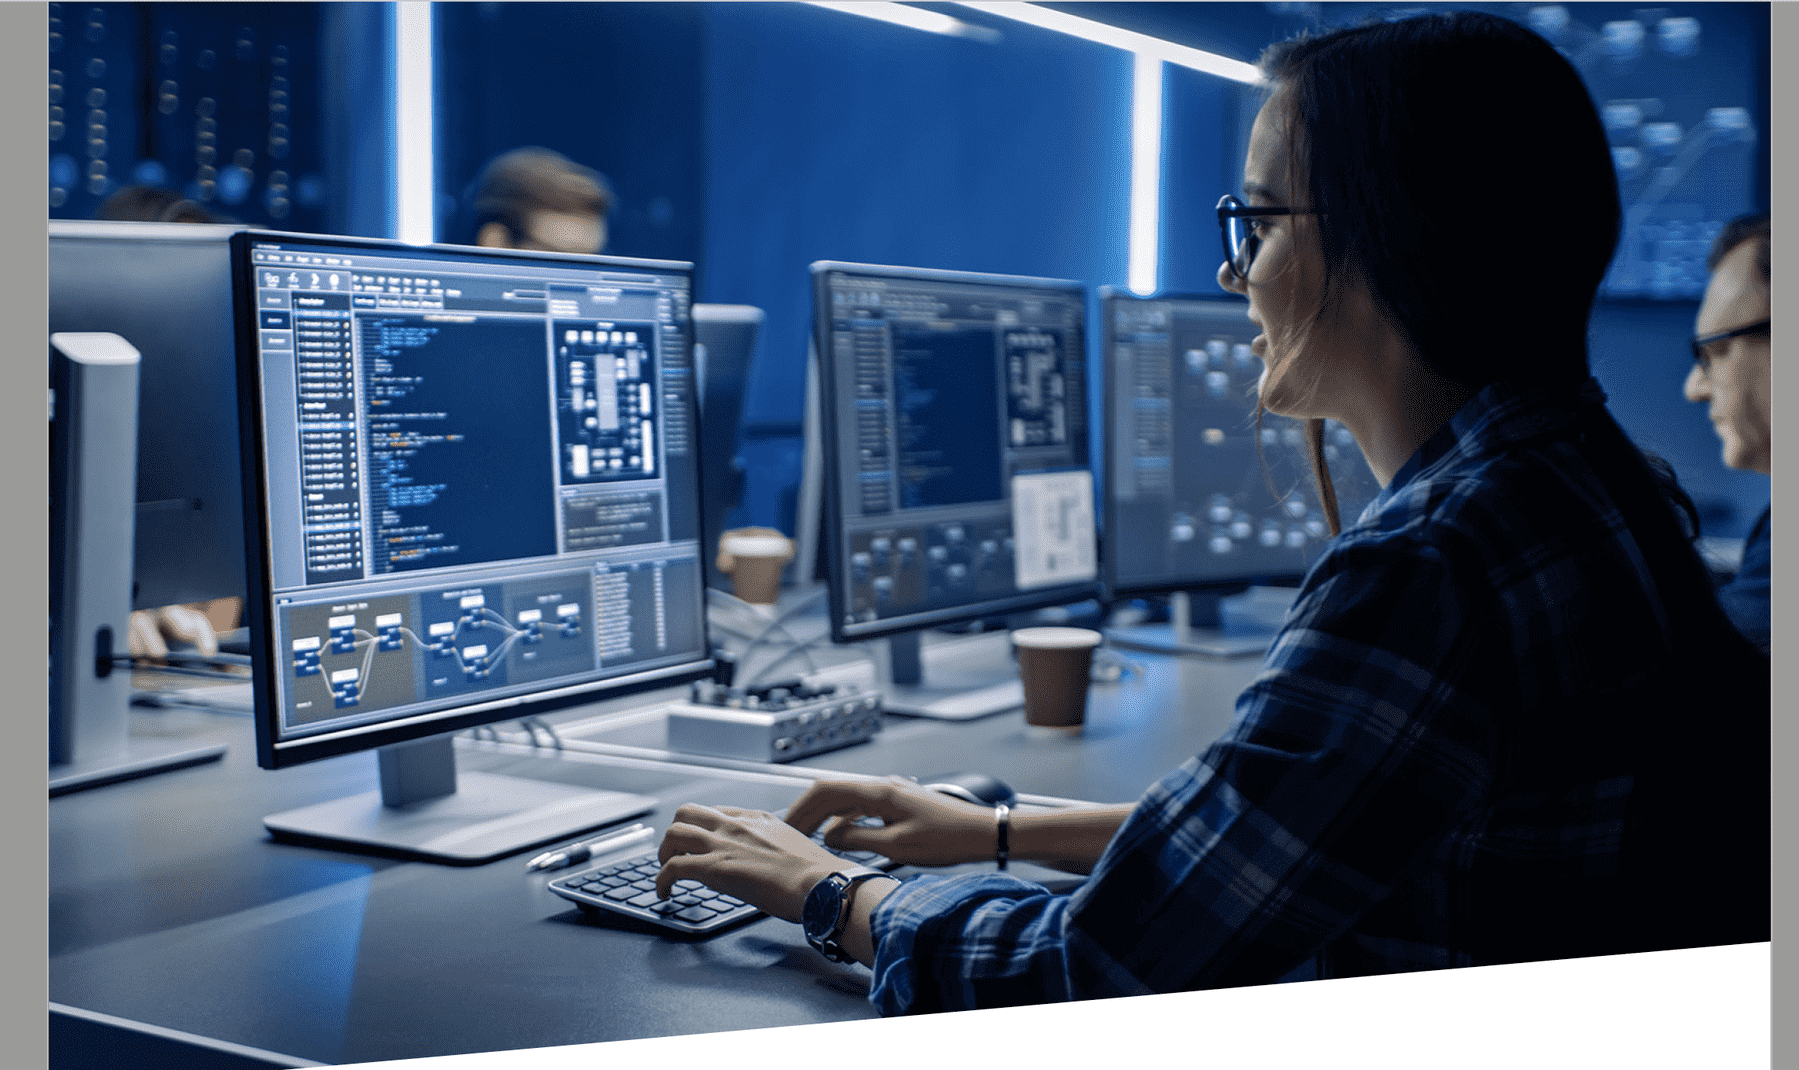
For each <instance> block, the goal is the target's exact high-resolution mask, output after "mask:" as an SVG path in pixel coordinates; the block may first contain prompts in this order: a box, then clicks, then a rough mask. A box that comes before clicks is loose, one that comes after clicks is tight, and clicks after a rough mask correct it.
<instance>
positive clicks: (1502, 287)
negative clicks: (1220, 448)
mask: <svg viewBox="0 0 1799 1070" xmlns="http://www.w3.org/2000/svg"><path fill="white" fill-rule="evenodd" d="M1260 65H1261V69H1262V72H1263V75H1264V77H1266V78H1267V80H1268V82H1269V84H1270V87H1271V90H1272V91H1271V94H1270V97H1269V101H1270V106H1271V107H1272V108H1274V109H1276V114H1277V115H1278V116H1279V117H1280V118H1281V119H1283V120H1284V122H1283V126H1284V129H1285V136H1286V138H1287V141H1288V150H1289V151H1288V159H1289V161H1290V166H1291V167H1292V168H1293V176H1292V177H1293V178H1294V179H1295V180H1296V181H1294V182H1293V183H1292V187H1293V188H1294V189H1295V191H1296V194H1298V195H1300V196H1303V197H1304V198H1305V200H1306V204H1305V207H1307V208H1310V209H1312V210H1313V211H1316V212H1318V213H1320V214H1319V215H1318V216H1315V217H1313V218H1315V219H1316V220H1317V226H1318V235H1319V243H1320V246H1321V247H1322V250H1323V254H1324V267H1325V282H1324V295H1323V301H1322V302H1321V304H1320V307H1319V309H1318V310H1317V312H1316V315H1317V317H1318V318H1320V319H1322V318H1323V317H1324V316H1325V315H1326V314H1327V312H1328V311H1329V310H1330V309H1331V308H1333V307H1335V305H1336V302H1337V299H1338V296H1339V295H1340V293H1341V291H1342V287H1343V286H1344V284H1345V283H1346V282H1347V281H1349V280H1352V279H1354V280H1359V281H1360V282H1362V283H1364V284H1365V285H1366V286H1367V288H1368V291H1369V293H1370V294H1371V295H1372V296H1373V298H1374V301H1375V303H1376V307H1377V308H1379V309H1380V311H1381V312H1382V313H1383V314H1384V315H1385V316H1386V317H1387V318H1388V319H1389V320H1390V322H1391V323H1392V324H1393V325H1394V326H1395V327H1396V328H1397V329H1398V330H1399V331H1400V333H1401V334H1402V335H1403V336H1404V337H1405V339H1406V340H1407V341H1409V342H1410V343H1411V344H1412V346H1413V348H1414V350H1415V351H1416V352H1417V354H1418V355H1419V357H1420V358H1421V359H1422V360H1423V361H1424V363H1425V364H1426V365H1427V366H1428V367H1429V368H1430V369H1431V370H1432V371H1434V372H1436V373H1437V374H1438V375H1440V376H1442V377H1443V378H1445V379H1448V380H1450V381H1452V382H1454V383H1457V384H1459V385H1461V386H1463V387H1466V388H1468V389H1470V390H1479V389H1480V388H1481V387H1484V386H1486V385H1488V384H1489V383H1494V382H1499V381H1502V380H1511V381H1515V382H1519V383H1523V384H1528V385H1538V386H1542V385H1548V386H1567V387H1573V386H1575V385H1577V384H1579V383H1582V382H1584V381H1585V380H1586V379H1587V378H1588V375H1589V370H1588V363H1587V344H1586V339H1587V322H1588V318H1589V317H1590V315H1591V313H1592V308H1593V300H1594V298H1595V296H1596V295H1597V293H1598V291H1599V285H1600V283H1601V281H1603V279H1604V277H1605V271H1606V267H1607V266H1608V265H1609V264H1610V262H1611V259H1612V254H1613V252H1614V251H1615V249H1616V247H1617V244H1618V235H1619V229H1620V222H1621V218H1622V208H1621V205H1620V200H1619V196H1618V179H1617V173H1616V171H1615V170H1614V169H1613V167H1612V156H1611V149H1610V146H1609V144H1608V142H1607V140H1606V135H1605V127H1604V125H1603V124H1602V123H1601V122H1600V118H1599V112H1598V110H1597V109H1596V108H1595V107H1594V106H1593V100H1592V97H1591V96H1590V95H1589V94H1588V93H1587V89H1586V85H1585V83H1584V82H1582V80H1581V77H1580V73H1579V72H1578V71H1576V70H1575V69H1574V65H1573V64H1571V63H1569V62H1568V60H1567V59H1566V58H1565V57H1564V56H1562V55H1561V54H1560V53H1559V52H1557V51H1556V50H1555V48H1554V47H1553V46H1552V45H1550V44H1549V42H1547V41H1545V40H1544V39H1543V38H1542V37H1540V36H1538V35H1537V34H1535V33H1533V32H1532V31H1530V30H1529V29H1526V28H1525V27H1523V26H1520V25H1518V24H1517V23H1515V22H1511V21H1509V20H1507V19H1503V18H1500V17H1498V16H1495V15H1489V14H1485V13H1482V12H1474V11H1459V12H1451V13H1445V14H1435V15H1425V16H1421V17H1417V18H1410V19H1403V20H1399V21H1391V22H1371V23H1366V24H1364V25H1360V26H1355V27H1350V28H1346V29H1339V30H1335V31H1331V32H1328V33H1322V34H1305V35H1301V36H1299V37H1296V38H1293V39H1291V40H1287V41H1282V42H1280V43H1278V44H1275V45H1271V46H1270V47H1269V48H1268V49H1267V50H1266V51H1265V52H1264V53H1263V54H1262V58H1261V64H1260ZM1588 423H1589V425H1590V427H1589V433H1588V438H1589V439H1590V440H1592V442H1593V445H1594V446H1595V447H1596V448H1597V450H1598V452H1599V453H1603V454H1606V455H1607V457H1608V459H1609V460H1608V463H1606V464H1604V466H1603V467H1604V468H1605V469H1607V470H1609V471H1611V472H1612V473H1613V475H1614V476H1615V477H1616V478H1614V479H1613V480H1611V482H1613V483H1617V484H1619V485H1617V486H1614V487H1613V490H1614V492H1615V493H1617V494H1619V496H1620V505H1621V506H1625V507H1626V514H1627V515H1633V514H1639V515H1640V513H1641V509H1640V508H1638V506H1647V505H1648V504H1649V503H1647V502H1643V501H1640V499H1641V498H1642V496H1643V492H1645V491H1647V492H1649V493H1650V495H1651V497H1652V498H1653V499H1654V501H1653V504H1654V508H1653V510H1652V513H1653V514H1654V515H1653V516H1652V517H1650V518H1646V519H1647V521H1648V526H1649V527H1651V528H1654V529H1656V531H1657V535H1658V536H1659V535H1664V534H1665V535H1669V536H1671V537H1673V538H1675V539H1676V541H1679V542H1683V543H1685V542H1688V541H1690V539H1691V538H1692V536H1694V535H1697V534H1698V515H1697V512H1696V511H1695V510H1694V509H1693V506H1692V502H1691V500H1690V499H1688V498H1687V496H1686V494H1685V493H1684V492H1683V491H1681V490H1680V488H1679V485H1678V484H1677V483H1676V482H1675V481H1674V479H1673V473H1672V470H1671V469H1669V468H1668V467H1667V466H1666V465H1665V464H1659V463H1657V462H1654V461H1651V460H1649V459H1647V458H1645V457H1644V455H1643V454H1642V452H1641V451H1640V450H1638V449H1637V448H1636V446H1635V445H1634V444H1633V443H1631V442H1630V441H1629V439H1628V438H1627V437H1626V436H1625V435H1624V432H1623V430H1622V429H1620V428H1619V427H1618V426H1617V424H1616V422H1615V421H1613V420H1612V418H1611V417H1610V415H1609V414H1608V413H1606V411H1605V410H1604V409H1603V408H1599V409H1597V412H1596V414H1594V415H1592V416H1591V417H1590V418H1589V420H1588ZM1306 438H1307V440H1308V443H1309V444H1310V453H1311V460H1312V467H1313V471H1314V475H1315V477H1316V481H1317V489H1318V495H1319V498H1320V500H1321V502H1322V503H1323V505H1324V511H1325V514H1326V517H1327V518H1328V519H1329V521H1330V525H1331V530H1332V531H1333V532H1335V531H1337V530H1338V529H1339V527H1340V525H1339V522H1338V516H1337V508H1336V495H1335V493H1334V492H1333V490H1332V488H1331V481H1330V477H1329V471H1328V467H1327V466H1326V464H1325V460H1324V451H1323V422H1322V421H1320V420H1309V421H1307V426H1306ZM1596 459H1597V458H1596ZM1633 503H1634V504H1633ZM1670 507H1672V509H1673V510H1674V512H1673V513H1670V511H1669V510H1670ZM1664 518H1666V520H1667V521H1668V523H1667V524H1664V523H1663V519H1664ZM1670 525H1671V526H1670ZM1664 529H1666V530H1664ZM1653 541H1658V542H1659V541H1664V540H1663V539H1661V538H1659V537H1657V538H1655V539H1653ZM1684 553H1685V556H1689V557H1690V556H1692V551H1691V548H1690V546H1688V547H1686V548H1685V550H1684Z"/></svg>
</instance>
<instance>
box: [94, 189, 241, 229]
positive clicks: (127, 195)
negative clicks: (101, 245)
mask: <svg viewBox="0 0 1799 1070" xmlns="http://www.w3.org/2000/svg"><path fill="white" fill-rule="evenodd" d="M94 218H95V219H106V220H113V221H121V222H133V223H235V222H237V221H236V220H234V219H231V218H228V217H226V216H222V215H220V214H218V213H217V212H214V211H213V210H212V209H210V208H207V207H206V206H205V205H203V204H201V203H200V202H199V201H193V200H189V199H187V198H186V197H183V196H182V195H181V194H179V193H177V192H175V191H174V190H172V189H168V188H166V187H163V186H121V187H119V188H118V189H117V190H115V191H114V192H113V193H112V195H110V196H109V197H107V198H106V199H105V200H103V201H101V202H100V207H99V208H98V209H96V210H95V212H94Z"/></svg>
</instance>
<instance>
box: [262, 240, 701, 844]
mask: <svg viewBox="0 0 1799 1070" xmlns="http://www.w3.org/2000/svg"><path fill="white" fill-rule="evenodd" d="M231 250H232V257H233V264H234V268H235V271H236V279H237V302H238V303H237V323H238V327H239V345H238V367H239V381H240V387H241V392H240V410H241V412H242V414H243V424H244V441H245V442H246V443H247V444H248V446H249V450H248V457H249V460H250V462H251V463H248V464H246V465H245V476H246V482H245V502H246V509H245V518H246V524H245V531H246V532H247V535H248V550H249V558H250V566H251V583H250V589H249V594H250V598H249V603H250V605H249V618H250V627H251V649H252V659H253V661H254V663H255V667H256V670H257V671H256V676H255V689H256V711H257V715H256V746H257V760H258V762H259V764H261V765H262V766H263V767H265V768H269V769H278V768H282V767H284V766H289V765H293V764H296V763H300V762H306V761H311V760H313V759H317V758H324V757H328V756H331V755H335V754H342V753H345V752H348V751H355V750H362V749H367V748H380V752H379V753H380V767H381V789H382V790H381V792H379V793H375V792H370V793H367V794H364V795H361V796H356V797H353V798H351V799H347V800H336V801H334V802H330V803H326V804H322V805H320V806H315V807H309V808H305V809H303V810H296V811H291V812H289V813H286V814H278V815H274V816H272V817H270V818H268V819H266V821H265V823H266V824H267V825H268V826H269V828H270V829H271V831H273V832H274V833H275V834H276V835H278V836H286V837H292V838H298V839H306V840H315V841H326V842H331V843H341V844H350V845H355V846H362V847H373V848H379V849H383V850H389V851H399V852H402V853H406V854H409V855H419V856H424V857H430V858H436V859H438V860H444V861H453V862H472V861H481V860H483V859H486V858H492V857H496V856H497V855H499V854H503V853H507V852H509V851H513V850H518V849H522V848H523V847H526V846H530V845H532V844H535V843H540V842H545V841H548V840H551V839H556V838H560V837H565V836H569V835H573V834H575V833H576V832H579V831H581V830H583V829H586V828H592V827H595V826H597V825H601V824H606V823H609V822H610V821H613V820H617V819H620V818H622V817H626V816H630V815H631V814H633V813H639V812H642V811H644V810H647V809H649V807H650V804H651V803H652V802H653V800H650V799H646V798H644V797H642V796H632V795H625V794H622V793H607V792H601V793H594V792H588V791H583V790H577V789H573V788H570V787H567V786H565V785H559V784H549V783H544V782H538V781H531V780H520V779H512V778H503V777H489V776H483V775H481V774H464V775H463V776H462V777H461V778H460V781H461V782H460V784H458V778H457V777H456V775H455V766H454V759H453V751H452V749H451V746H450V740H449V736H448V735H447V733H451V732H454V731H457V730H460V729H465V728H469V727H473V726H476V725H481V724H485V723H488V722H491V721H496V720H503V719H512V718H521V717H524V716H527V715H531V714H536V713H541V712H544V711H547V710H551V709H555V708H558V707H560V706H566V705H571V704H574V703H579V702H586V701H592V700H595V699H599V698H604V697H610V696H613V695H617V694H621V693H625V692H628V691H633V690H640V689H644V688H650V687H657V686H667V685H671V684H675V683H679V682H683V681H686V680H689V679H694V678H697V677H699V676H701V675H704V674H706V673H708V672H710V671H711V669H712V660H711V654H710V646H709V643H708V641H707V634H706V619H705V603H704V589H703V584H704V580H703V575H704V573H703V571H702V569H701V566H700V560H699V559H700V545H699V540H700V531H701V519H700V509H699V466H698V460H697V456H696V450H695V445H696V441H697V438H698V432H697V429H696V425H695V397H694V376H693V368H692V321H691V315H690V302H691V295H692V274H693V272H692V265H691V264H687V263H678V262H669V261H652V260H632V259H625V258H620V257H599V256H567V255H555V254H543V253H518V252H501V251H496V250H487V249H474V248H464V247H456V246H427V247H421V246H411V245H405V244H401V243H398V242H391V241H382V240H375V239H366V240H363V239H357V240H352V239H343V238H323V237H314V236H308V235H299V234H281V233H272V232H262V231H245V232H243V233H240V234H238V235H236V236H235V237H234V238H233V239H232V244H231ZM415 782H418V783H422V785H423V786H422V787H417V788H416V789H415ZM415 790H416V793H417V794H418V795H422V796H424V797H425V800H427V801H421V800H420V799H418V798H415V797H414V793H415Z"/></svg>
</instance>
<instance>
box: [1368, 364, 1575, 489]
mask: <svg viewBox="0 0 1799 1070" xmlns="http://www.w3.org/2000/svg"><path fill="white" fill-rule="evenodd" d="M1604 404H1605V391H1604V390H1603V389H1601V388H1600V386H1599V380H1597V379H1594V378H1592V377H1588V378H1587V380H1586V381H1585V382H1582V383H1578V384H1572V385H1564V386H1523V385H1521V384H1518V383H1511V382H1503V381H1501V382H1496V383H1489V384H1487V385H1486V386H1484V387H1482V388H1481V389H1480V391H1479V392H1478V393H1476V394H1475V395H1474V396H1473V397H1472V398H1469V399H1468V402H1467V404H1465V405H1463V406H1462V407H1461V408H1460V409H1458V410H1456V414H1455V415H1454V416H1451V417H1450V418H1449V422H1448V423H1446V424H1444V425H1443V426H1442V427H1439V428H1437V430H1436V431H1435V432H1434V433H1433V434H1432V435H1431V436H1430V437H1429V438H1427V439H1425V440H1424V444H1423V445H1422V446H1419V447H1418V450H1417V452H1416V453H1413V454H1412V455H1411V456H1410V457H1409V458H1407V459H1406V462H1405V463H1404V464H1402V465H1400V466H1399V471H1397V472H1395V473H1393V480H1392V482H1391V483H1389V484H1387V486H1386V487H1385V488H1384V489H1383V490H1382V491H1381V492H1380V494H1379V495H1377V496H1376V497H1375V500H1374V505H1375V506H1376V507H1379V506H1381V505H1384V504H1386V503H1387V501H1388V500H1390V499H1391V498H1392V497H1393V496H1394V495H1396V494H1398V493H1399V492H1400V491H1402V490H1404V489H1405V487H1406V485H1407V484H1408V483H1411V482H1412V481H1413V480H1414V479H1417V478H1418V477H1419V476H1420V475H1422V474H1424V473H1425V472H1426V471H1429V470H1431V469H1434V468H1437V467H1438V466H1440V465H1442V464H1443V463H1445V462H1447V461H1449V460H1451V458H1452V457H1453V458H1454V459H1458V460H1473V459H1477V458H1480V457H1487V456H1492V455H1494V454H1498V453H1503V452H1504V451H1506V450H1507V449H1509V448H1511V447H1512V446H1515V445H1517V444H1518V443H1520V442H1523V441H1526V440H1527V439H1532V438H1537V437H1539V436H1542V435H1546V434H1552V433H1554V432H1557V431H1562V430H1564V429H1566V428H1568V427H1571V426H1572V425H1573V424H1574V422H1575V421H1576V420H1577V419H1578V418H1579V415H1580V411H1581V410H1582V409H1585V408H1588V407H1591V406H1603V405H1604Z"/></svg>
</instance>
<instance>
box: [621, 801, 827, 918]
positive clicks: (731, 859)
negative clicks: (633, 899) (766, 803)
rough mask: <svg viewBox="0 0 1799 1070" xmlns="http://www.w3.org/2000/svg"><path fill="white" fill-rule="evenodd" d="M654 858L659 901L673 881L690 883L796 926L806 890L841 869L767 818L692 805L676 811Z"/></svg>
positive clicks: (785, 825)
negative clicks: (658, 869) (658, 867)
mask: <svg viewBox="0 0 1799 1070" xmlns="http://www.w3.org/2000/svg"><path fill="white" fill-rule="evenodd" d="M658 857H659V858H660V859H661V861H662V872H661V873H660V874H658V875H657V877H656V894H657V895H660V896H662V897H663V898H665V899H666V898H668V897H669V896H670V895H671V894H672V893H673V891H674V884H675V882H676V881H679V880H696V881H699V882H700V883H701V884H704V885H705V886H706V887H708V888H711V889H712V890H713V891H715V892H723V893H724V894H726V895H734V896H736V897H737V898H739V899H742V900H743V901H744V902H746V903H750V904H752V905H753V906H756V907H758V908H760V909H761V910H762V911H764V912H765V913H768V914H771V915H773V916H775V917H777V918H781V919H783V920H785V921H795V922H797V921H799V920H800V911H801V909H802V908H803V907H804V906H805V904H806V896H807V895H808V894H809V893H810V892H811V891H812V886H813V885H815V884H817V883H818V882H819V881H821V880H823V879H824V878H825V877H826V876H828V875H830V874H832V873H835V872H836V871H837V870H839V869H842V868H844V867H845V866H846V865H848V863H846V862H844V860H843V859H842V858H839V857H838V856H837V855H835V854H832V853H831V852H830V851H827V850H825V849H824V848H823V847H820V846H819V845H818V844H816V843H813V842H812V838H811V837H809V836H807V835H806V834H805V833H803V832H801V831H799V830H798V829H796V828H794V827H793V826H792V825H789V824H788V823H787V822H785V821H783V820H781V819H780V818H778V817H776V816H775V815H773V814H769V813H764V812H763V811H761V810H745V809H743V808H741V807H736V806H700V805H697V804H694V803H688V804H686V805H684V806H682V807H681V808H680V809H679V810H676V811H675V820H674V823H673V824H671V825H669V827H668V832H667V833H666V834H665V835H664V836H663V837H662V847H661V850H660V851H659V852H658Z"/></svg>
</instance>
